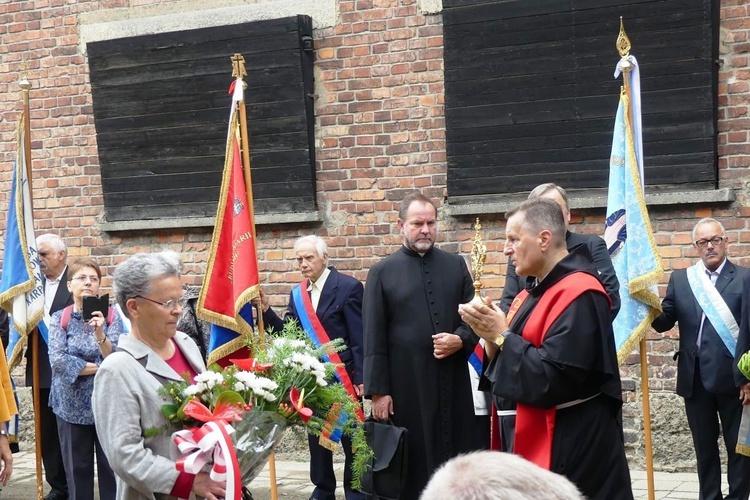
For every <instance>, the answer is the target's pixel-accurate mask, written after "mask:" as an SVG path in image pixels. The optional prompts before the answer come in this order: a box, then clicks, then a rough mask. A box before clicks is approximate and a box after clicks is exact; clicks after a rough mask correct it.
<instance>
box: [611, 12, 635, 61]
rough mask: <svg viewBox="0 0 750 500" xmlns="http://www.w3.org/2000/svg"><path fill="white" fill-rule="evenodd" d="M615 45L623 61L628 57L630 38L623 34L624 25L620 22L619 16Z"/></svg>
mask: <svg viewBox="0 0 750 500" xmlns="http://www.w3.org/2000/svg"><path fill="white" fill-rule="evenodd" d="M615 45H616V46H617V52H619V53H620V57H622V58H623V59H625V58H627V57H628V56H629V55H630V48H631V45H630V38H628V35H627V33H625V25H624V24H623V22H622V16H620V34H619V35H617V42H616V44H615Z"/></svg>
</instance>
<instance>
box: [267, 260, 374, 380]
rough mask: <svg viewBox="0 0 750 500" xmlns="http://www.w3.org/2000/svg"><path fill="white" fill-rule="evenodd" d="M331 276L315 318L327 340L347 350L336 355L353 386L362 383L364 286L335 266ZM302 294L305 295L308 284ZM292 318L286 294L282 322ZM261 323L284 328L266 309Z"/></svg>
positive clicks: (294, 311) (294, 312) (292, 305)
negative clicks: (343, 345)
mask: <svg viewBox="0 0 750 500" xmlns="http://www.w3.org/2000/svg"><path fill="white" fill-rule="evenodd" d="M329 269H330V270H331V274H329V275H328V279H326V283H325V285H324V286H323V290H321V292H320V301H319V302H318V309H317V311H316V313H315V314H316V315H317V316H318V319H319V320H320V324H321V325H322V326H323V328H324V329H325V331H326V333H327V334H328V337H329V338H330V339H331V340H333V339H344V342H345V343H346V346H347V347H348V349H345V350H343V351H341V352H340V353H339V356H340V357H341V361H342V362H343V363H344V364H345V365H346V370H347V371H348V372H349V376H350V377H351V379H352V383H353V384H361V383H362V295H363V292H364V287H363V286H362V283H360V282H359V280H357V279H355V278H352V277H351V276H347V275H345V274H341V273H340V272H338V271H337V270H336V268H335V267H329ZM308 282H309V280H308V281H306V284H305V289H304V290H303V293H307V288H306V287H307V283H308ZM290 318H293V319H295V320H299V316H298V315H297V310H296V308H295V306H294V301H293V300H292V294H291V293H290V294H289V306H288V311H287V313H286V314H285V315H284V321H286V320H288V319H290ZM263 321H264V323H265V326H266V327H269V326H270V327H272V328H273V329H274V330H277V331H281V329H282V328H284V321H282V320H281V319H280V318H279V317H278V316H277V315H276V313H275V312H274V311H273V309H271V308H270V307H269V308H268V311H266V312H264V313H263Z"/></svg>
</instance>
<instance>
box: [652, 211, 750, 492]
mask: <svg viewBox="0 0 750 500" xmlns="http://www.w3.org/2000/svg"><path fill="white" fill-rule="evenodd" d="M728 245H729V243H728V241H727V237H726V233H725V232H724V227H723V226H722V225H721V223H720V222H718V221H716V220H714V219H708V218H707V219H701V220H700V221H699V222H698V224H696V225H695V228H693V246H694V247H695V249H696V251H697V252H698V255H699V256H700V261H698V262H697V263H696V264H695V265H694V266H692V267H690V268H688V269H679V270H676V271H674V272H673V273H672V276H671V277H670V278H669V285H668V286H667V294H666V296H665V297H664V300H663V301H662V309H663V311H664V312H663V313H662V314H661V316H659V317H658V318H656V319H655V320H654V322H653V324H652V326H653V327H654V329H655V330H656V331H658V332H664V331H667V330H669V329H670V328H672V327H673V326H674V324H675V322H677V323H679V330H680V349H679V351H677V353H675V359H677V394H679V395H680V396H682V397H683V398H685V412H686V413H687V418H688V425H689V426H690V431H691V433H692V434H693V444H694V446H695V455H696V458H697V459H698V480H699V483H700V498H701V499H702V500H710V499H721V498H722V496H721V463H720V458H719V447H718V444H717V440H718V438H719V420H721V428H722V431H723V435H724V444H725V445H726V448H727V456H728V467H727V472H728V479H729V494H728V495H727V496H726V497H725V498H727V499H743V500H745V499H747V498H748V495H750V457H745V456H742V455H739V454H737V453H735V446H736V444H737V433H738V431H739V427H740V418H741V413H742V402H743V391H742V389H743V388H744V389H747V388H748V385H750V381H748V380H747V379H745V377H743V376H742V375H741V374H740V373H739V370H738V369H737V366H736V363H735V359H734V355H735V345H736V343H737V333H738V329H739V327H738V322H739V321H740V317H741V313H742V309H743V307H744V308H747V307H748V306H750V305H749V304H744V305H743V303H742V293H743V290H742V286H743V281H744V280H745V279H747V277H748V276H750V270H748V269H747V268H744V267H740V266H738V265H735V264H733V263H732V262H730V261H729V259H727V247H728ZM738 395H739V399H738ZM717 415H718V416H717Z"/></svg>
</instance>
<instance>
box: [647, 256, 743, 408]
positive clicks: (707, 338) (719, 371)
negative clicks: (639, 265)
mask: <svg viewBox="0 0 750 500" xmlns="http://www.w3.org/2000/svg"><path fill="white" fill-rule="evenodd" d="M748 276H750V269H747V268H744V267H741V266H735V265H734V264H732V263H731V262H729V261H727V262H726V264H724V268H723V269H722V270H721V274H719V278H718V279H717V281H716V289H717V290H718V291H719V293H720V294H721V296H722V298H723V299H724V301H725V302H726V304H727V307H729V310H730V311H732V315H733V316H734V318H735V319H736V320H737V322H738V323H740V322H741V314H742V309H743V308H742V293H743V290H742V285H743V281H744V280H745V279H746V278H747V277H748ZM661 307H662V309H663V311H664V312H663V313H662V314H661V316H659V317H658V318H656V319H655V320H654V322H653V323H652V324H651V326H653V327H654V330H656V331H657V332H665V331H667V330H669V329H670V328H672V327H673V326H674V324H675V322H677V323H679V330H680V350H679V351H678V352H677V353H676V354H675V356H676V357H677V358H678V359H677V394H679V395H680V396H683V397H686V398H687V397H690V396H692V394H693V383H694V380H693V379H694V375H695V358H696V356H697V354H698V347H697V346H696V342H697V341H698V330H699V329H700V325H701V317H702V315H703V311H702V310H701V308H700V306H699V305H698V302H697V301H696V300H695V297H694V296H693V293H692V291H691V289H690V284H689V283H688V279H687V270H686V269H678V270H677V271H674V272H673V273H672V276H670V278H669V285H667V294H666V295H665V297H664V300H663V301H662V303H661ZM745 308H747V306H746V307H745ZM738 347H739V342H738ZM734 355H735V353H733V352H729V350H728V349H727V347H726V346H725V345H724V342H722V340H721V338H720V337H719V334H718V333H716V330H715V329H714V327H713V325H712V324H711V322H710V321H709V320H708V318H706V321H705V323H704V324H703V336H702V338H701V346H700V356H699V357H698V358H699V360H700V361H699V362H700V372H701V381H702V382H703V386H704V387H705V388H706V389H707V390H708V391H710V392H713V393H715V394H735V395H736V394H739V393H738V391H737V388H739V387H740V386H741V385H744V384H745V383H747V380H746V379H745V377H743V376H742V375H741V374H740V372H739V370H738V369H737V366H736V364H735V362H734Z"/></svg>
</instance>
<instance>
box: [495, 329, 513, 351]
mask: <svg viewBox="0 0 750 500" xmlns="http://www.w3.org/2000/svg"><path fill="white" fill-rule="evenodd" d="M509 333H510V330H505V331H504V332H503V333H501V334H500V335H499V336H498V337H497V338H496V339H495V340H493V343H494V344H495V345H496V346H497V347H498V349H500V350H502V349H503V344H505V337H507V336H508V334H509Z"/></svg>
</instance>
